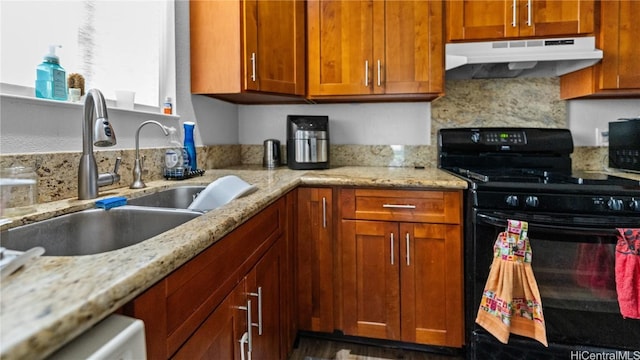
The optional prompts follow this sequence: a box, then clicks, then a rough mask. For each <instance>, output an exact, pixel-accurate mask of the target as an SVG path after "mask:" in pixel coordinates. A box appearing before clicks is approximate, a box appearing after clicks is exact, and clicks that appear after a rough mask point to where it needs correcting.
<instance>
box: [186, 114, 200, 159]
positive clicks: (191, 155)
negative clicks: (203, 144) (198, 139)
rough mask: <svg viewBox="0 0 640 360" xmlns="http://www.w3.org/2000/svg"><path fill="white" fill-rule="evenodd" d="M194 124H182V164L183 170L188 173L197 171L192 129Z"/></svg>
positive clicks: (189, 122) (187, 122) (188, 122)
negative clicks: (183, 165) (183, 163)
mask: <svg viewBox="0 0 640 360" xmlns="http://www.w3.org/2000/svg"><path fill="white" fill-rule="evenodd" d="M195 126H196V124H195V123H194V122H191V121H185V122H184V150H185V151H184V153H185V154H186V156H185V159H184V162H185V168H186V169H187V170H189V171H195V170H198V161H197V158H196V145H195V142H194V141H193V129H194V128H195Z"/></svg>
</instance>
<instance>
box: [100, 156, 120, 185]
mask: <svg viewBox="0 0 640 360" xmlns="http://www.w3.org/2000/svg"><path fill="white" fill-rule="evenodd" d="M121 162H122V158H121V157H120V156H118V157H116V163H115V165H114V166H113V172H110V173H102V174H98V187H101V186H107V185H113V184H115V183H117V182H119V181H120V174H118V169H119V168H120V163H121Z"/></svg>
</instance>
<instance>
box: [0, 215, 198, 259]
mask: <svg viewBox="0 0 640 360" xmlns="http://www.w3.org/2000/svg"><path fill="white" fill-rule="evenodd" d="M200 215H201V214H200V213H198V212H193V211H189V210H176V209H163V208H144V207H137V206H121V207H116V208H113V209H110V210H104V209H89V210H84V211H80V212H76V213H72V214H66V215H62V216H58V217H55V218H52V219H48V220H43V221H40V222H37V223H33V224H29V225H24V226H19V227H16V228H13V229H9V230H7V231H3V232H2V234H0V245H2V246H3V247H5V248H7V249H11V250H21V251H26V250H28V249H30V248H32V247H34V246H42V247H43V248H45V253H44V256H74V255H91V254H98V253H102V252H107V251H112V250H117V249H121V248H124V247H127V246H131V245H134V244H137V243H139V242H142V241H144V240H147V239H149V238H152V237H154V236H156V235H158V234H161V233H163V232H165V231H168V230H171V229H173V228H174V227H176V226H178V225H181V224H183V223H185V222H187V221H189V220H191V219H194V218H196V217H198V216H200Z"/></svg>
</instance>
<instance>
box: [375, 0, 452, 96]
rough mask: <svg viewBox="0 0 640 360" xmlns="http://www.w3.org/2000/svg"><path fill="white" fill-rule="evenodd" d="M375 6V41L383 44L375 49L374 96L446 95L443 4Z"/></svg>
mask: <svg viewBox="0 0 640 360" xmlns="http://www.w3.org/2000/svg"><path fill="white" fill-rule="evenodd" d="M374 4H375V5H374V9H375V11H374V14H375V15H376V17H375V19H376V20H374V28H375V29H376V30H375V32H374V33H375V37H374V41H375V42H376V44H378V43H382V45H381V46H379V45H376V46H375V47H374V57H373V60H374V63H373V66H372V70H373V71H372V74H373V79H372V81H373V83H374V84H373V85H374V86H373V88H374V93H376V94H382V93H384V94H422V93H438V92H442V90H443V81H444V72H443V69H444V65H443V63H442V59H443V56H442V53H443V35H442V33H443V27H442V25H443V24H442V22H443V11H442V10H443V5H442V2H441V1H385V2H375V3H374ZM379 8H380V9H379ZM378 13H383V15H384V17H382V19H381V20H378V18H379V16H378ZM377 28H382V30H381V31H379V30H377ZM382 39H384V41H382ZM381 51H383V53H382V54H381V53H380V52H381Z"/></svg>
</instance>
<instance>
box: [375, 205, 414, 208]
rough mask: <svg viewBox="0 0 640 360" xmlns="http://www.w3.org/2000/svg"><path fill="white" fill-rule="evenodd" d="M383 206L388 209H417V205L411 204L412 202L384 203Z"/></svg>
mask: <svg viewBox="0 0 640 360" xmlns="http://www.w3.org/2000/svg"><path fill="white" fill-rule="evenodd" d="M382 207H383V208H386V209H415V208H416V206H415V205H410V204H406V205H403V204H382Z"/></svg>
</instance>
